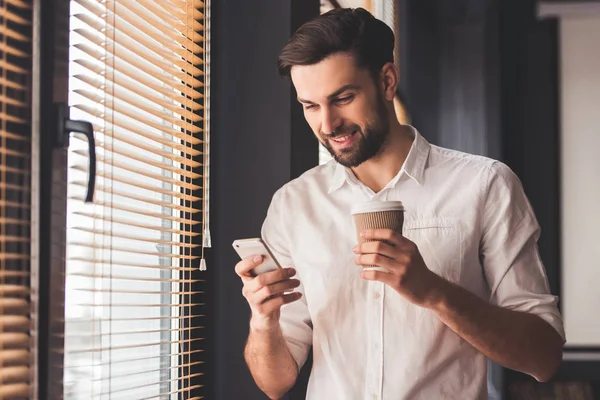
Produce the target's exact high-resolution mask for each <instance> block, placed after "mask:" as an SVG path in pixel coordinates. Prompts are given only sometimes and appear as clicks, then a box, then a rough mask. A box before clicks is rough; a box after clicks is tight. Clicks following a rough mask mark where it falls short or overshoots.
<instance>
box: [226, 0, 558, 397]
mask: <svg viewBox="0 0 600 400" xmlns="http://www.w3.org/2000/svg"><path fill="white" fill-rule="evenodd" d="M393 49H394V37H393V33H392V31H391V30H390V29H389V27H387V26H386V25H385V24H384V23H383V22H381V21H379V20H377V19H375V18H374V17H373V16H372V15H371V14H369V13H368V12H367V11H365V10H363V9H338V10H334V11H331V12H329V13H327V14H324V15H321V16H319V17H317V18H315V19H314V20H312V21H310V22H308V23H306V24H305V25H304V26H302V27H301V28H300V29H298V31H297V32H296V33H295V34H294V35H293V36H292V38H291V39H290V40H289V42H288V43H287V44H286V46H285V47H284V48H283V50H282V51H281V54H280V56H279V71H280V73H281V75H282V76H284V77H290V78H291V80H292V83H293V85H294V87H295V89H296V92H297V95H298V101H299V102H300V103H301V104H302V105H303V107H304V115H305V118H306V121H307V122H308V124H309V125H310V127H311V128H312V130H313V132H314V134H315V135H316V136H317V138H318V139H319V141H320V142H321V143H322V144H323V145H324V146H325V147H326V148H327V149H328V150H329V152H330V153H331V154H332V156H333V157H334V160H332V161H331V162H329V163H328V164H326V165H322V166H319V167H316V168H313V169H312V170H310V171H308V172H307V173H305V174H304V175H302V176H301V177H300V178H298V179H296V180H294V181H292V182H290V183H288V184H286V185H285V186H284V187H283V188H281V189H280V190H279V191H277V193H276V194H275V195H274V197H273V200H272V203H271V206H270V208H269V212H268V214H267V218H266V220H265V222H264V225H263V230H262V236H263V239H264V240H265V242H266V243H267V244H268V245H269V247H270V248H271V249H272V250H273V252H274V254H275V256H276V258H278V259H279V261H280V262H281V263H282V264H283V265H286V266H293V268H284V269H281V270H279V271H274V272H269V273H265V274H263V275H260V276H254V275H253V274H252V272H251V271H252V269H253V268H254V267H256V266H257V265H259V264H260V263H261V259H260V258H259V257H258V258H255V257H253V258H249V259H245V260H243V261H241V262H240V263H238V265H237V266H236V272H237V273H238V275H239V276H240V277H241V280H242V282H243V295H244V296H245V297H246V299H247V300H248V303H249V305H250V308H251V314H252V317H251V321H250V334H249V337H248V342H247V346H246V350H245V358H246V361H247V363H248V366H249V368H250V371H251V373H252V375H253V377H254V379H255V381H256V383H257V384H258V386H259V387H260V388H261V389H262V390H263V391H264V392H265V393H266V394H267V395H268V396H269V397H271V398H273V399H275V398H280V397H281V396H283V395H284V394H285V393H286V392H287V391H288V390H289V389H290V388H291V387H292V386H293V385H294V382H295V380H296V377H297V376H298V371H299V369H300V368H301V367H302V365H303V364H304V362H305V361H306V357H307V354H308V352H309V350H310V348H311V346H312V351H313V359H314V361H313V368H312V371H311V376H310V380H309V385H308V392H307V399H311V400H321V399H328V400H332V399H343V400H349V399H394V400H398V399H410V400H414V399H425V400H432V399H435V400H438V399H460V400H463V399H486V398H487V385H486V383H487V380H486V377H487V372H486V359H487V358H489V359H491V360H494V361H495V362H497V363H499V364H501V365H503V366H505V367H507V368H512V369H515V370H518V371H522V372H525V373H527V374H530V375H532V376H533V377H535V378H536V379H537V380H539V381H546V380H548V379H549V378H550V377H551V376H552V375H553V374H554V372H555V371H556V369H557V368H558V365H559V364H560V361H561V358H562V346H563V344H564V340H565V339H564V330H563V325H562V320H561V316H560V313H559V311H558V309H557V298H556V297H555V296H552V295H551V294H550V293H549V288H548V282H547V278H546V275H545V271H544V267H543V265H542V262H541V261H540V257H539V255H538V249H537V239H538V237H539V233H540V232H539V226H538V223H537V221H536V218H535V215H534V213H533V210H532V208H531V206H530V204H529V202H528V200H527V198H526V196H525V194H524V192H523V188H522V186H521V184H520V182H519V180H518V178H517V177H516V176H515V175H514V174H513V172H512V171H511V170H510V169H509V168H508V167H507V166H506V165H504V164H502V163H500V162H498V161H495V160H491V159H488V158H485V157H480V156H474V155H469V154H465V153H460V152H457V151H454V150H448V149H444V148H440V147H437V146H434V145H431V144H429V143H428V142H427V141H426V140H425V139H424V138H423V137H422V136H421V135H420V134H419V132H417V131H416V130H415V129H414V128H413V127H411V126H407V125H401V124H400V123H399V122H398V119H397V117H396V114H395V111H394V105H393V99H394V96H395V93H396V86H397V84H398V72H397V71H396V68H395V67H394V63H393ZM369 200H384V201H392V200H400V201H402V203H403V204H404V207H405V210H406V213H405V223H404V231H403V235H400V234H398V233H395V232H393V231H391V230H370V231H366V232H364V234H365V238H367V239H381V240H385V241H386V242H387V243H386V242H382V241H371V242H368V243H364V244H362V245H357V243H356V236H355V233H354V227H353V221H352V217H351V215H350V210H351V207H352V205H354V204H356V203H360V202H364V201H369ZM369 265H378V266H381V267H384V268H386V269H387V270H388V271H389V272H381V271H374V270H362V269H361V266H369ZM292 290H295V291H293V292H291V291H292Z"/></svg>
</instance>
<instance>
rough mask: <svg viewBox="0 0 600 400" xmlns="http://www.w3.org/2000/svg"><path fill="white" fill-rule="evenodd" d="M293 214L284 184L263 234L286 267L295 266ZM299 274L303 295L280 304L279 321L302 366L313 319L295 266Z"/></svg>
mask: <svg viewBox="0 0 600 400" xmlns="http://www.w3.org/2000/svg"><path fill="white" fill-rule="evenodd" d="M291 216H292V215H291V213H289V212H286V202H285V188H282V189H280V190H279V191H278V192H276V193H275V195H274V196H273V200H272V201H271V205H270V206H269V210H268V212H267V217H266V219H265V221H264V223H263V226H262V233H261V235H262V239H263V241H264V242H265V243H266V244H267V246H269V248H270V249H271V251H272V252H273V255H274V256H275V258H277V260H278V261H279V263H280V264H281V266H282V267H284V268H287V267H293V266H294V260H293V258H292V255H291V252H290V245H289V236H290V229H292V226H293V223H292V222H293V221H291V219H290V218H291ZM296 278H298V279H300V286H299V287H298V288H297V289H296V291H299V292H301V293H302V297H301V298H300V300H297V301H295V302H293V303H290V304H286V305H284V306H282V307H281V316H280V320H279V324H280V326H281V330H282V332H283V337H284V339H285V341H286V343H287V346H288V349H289V350H290V353H292V356H293V357H294V360H295V361H296V363H297V364H298V369H300V368H302V366H303V365H304V363H305V362H306V358H307V357H308V352H309V351H310V346H311V345H312V322H311V319H310V314H309V311H308V305H307V301H306V294H305V292H304V286H303V284H302V278H301V276H300V272H299V271H298V269H296Z"/></svg>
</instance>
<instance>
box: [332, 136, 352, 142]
mask: <svg viewBox="0 0 600 400" xmlns="http://www.w3.org/2000/svg"><path fill="white" fill-rule="evenodd" d="M349 137H350V135H346V136H342V137H339V138H335V139H333V140H335V141H336V142H343V141H345V140H346V139H348V138H349Z"/></svg>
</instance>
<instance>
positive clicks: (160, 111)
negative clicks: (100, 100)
mask: <svg viewBox="0 0 600 400" xmlns="http://www.w3.org/2000/svg"><path fill="white" fill-rule="evenodd" d="M74 77H75V78H76V79H79V80H80V81H82V82H85V83H87V84H88V85H90V86H92V87H93V88H94V89H96V90H97V91H104V93H105V95H106V96H105V97H107V96H114V97H116V98H117V99H119V100H121V101H124V102H126V103H127V104H129V105H130V106H132V107H136V108H139V109H141V110H143V111H146V112H149V113H151V114H153V115H155V116H157V117H160V118H162V119H164V120H165V121H180V119H181V118H186V119H188V120H190V121H192V122H198V121H200V120H201V119H202V117H201V116H200V115H198V114H196V113H195V112H194V111H187V110H185V109H184V108H183V107H191V106H194V109H196V110H199V109H201V108H202V106H201V105H200V104H199V103H196V102H195V101H194V100H188V99H184V100H183V104H176V103H174V102H173V100H172V99H169V100H164V99H163V97H164V96H161V97H159V96H157V95H154V94H153V93H152V92H150V91H148V90H146V89H145V88H144V87H141V85H136V84H135V83H127V84H126V86H121V85H111V84H110V83H112V82H111V81H109V80H104V81H101V80H99V79H94V78H90V77H88V76H85V75H83V74H77V75H75V76H74ZM107 83H108V84H107ZM148 100H151V101H152V102H153V103H154V104H153V107H149V106H147V105H144V104H145V103H147V102H148Z"/></svg>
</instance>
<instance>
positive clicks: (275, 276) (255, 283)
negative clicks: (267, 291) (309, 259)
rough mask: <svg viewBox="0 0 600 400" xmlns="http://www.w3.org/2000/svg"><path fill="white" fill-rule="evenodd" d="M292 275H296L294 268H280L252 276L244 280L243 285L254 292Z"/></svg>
mask: <svg viewBox="0 0 600 400" xmlns="http://www.w3.org/2000/svg"><path fill="white" fill-rule="evenodd" d="M294 275H296V270H295V269H294V268H280V269H277V270H276V271H269V272H265V273H264V274H260V275H258V276H257V277H255V278H252V280H250V281H248V282H245V283H244V286H247V287H248V290H249V291H250V292H251V293H255V292H258V291H259V290H260V289H262V288H263V287H265V286H268V285H272V284H273V283H277V282H281V281H284V280H287V279H289V278H291V277H292V276H294Z"/></svg>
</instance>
